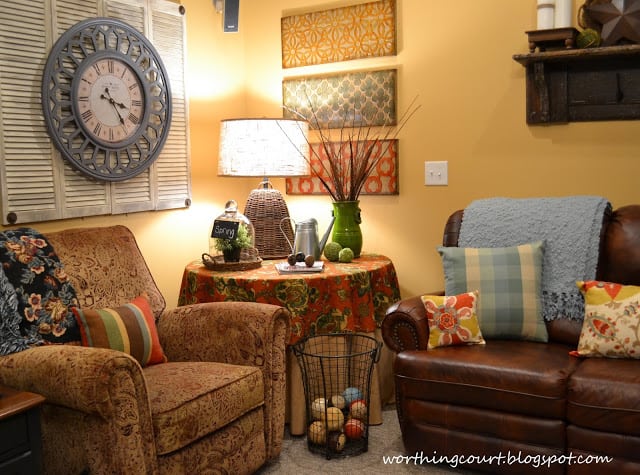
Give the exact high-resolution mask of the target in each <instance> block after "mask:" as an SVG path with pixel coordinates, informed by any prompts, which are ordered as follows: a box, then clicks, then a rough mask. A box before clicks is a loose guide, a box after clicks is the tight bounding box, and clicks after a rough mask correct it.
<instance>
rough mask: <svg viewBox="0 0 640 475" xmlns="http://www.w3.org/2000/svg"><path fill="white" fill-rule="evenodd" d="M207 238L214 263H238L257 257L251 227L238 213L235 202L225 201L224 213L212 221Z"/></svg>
mask: <svg viewBox="0 0 640 475" xmlns="http://www.w3.org/2000/svg"><path fill="white" fill-rule="evenodd" d="M209 236H210V237H209V255H210V257H211V258H212V259H213V260H215V261H217V260H220V259H223V260H224V262H240V261H241V260H253V259H255V258H256V256H257V254H256V252H255V233H254V229H253V225H252V224H251V221H249V219H248V218H247V217H246V216H245V215H244V214H242V213H240V212H239V211H238V204H237V203H236V202H235V200H229V201H227V203H226V204H225V206H224V213H222V214H221V215H220V216H218V217H217V218H216V219H215V220H214V221H213V226H212V227H211V233H210V235H209Z"/></svg>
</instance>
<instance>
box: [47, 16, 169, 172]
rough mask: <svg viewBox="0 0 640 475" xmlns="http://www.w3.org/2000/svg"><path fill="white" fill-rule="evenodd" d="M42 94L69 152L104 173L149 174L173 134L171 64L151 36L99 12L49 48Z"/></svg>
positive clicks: (57, 138) (76, 162) (74, 161)
mask: <svg viewBox="0 0 640 475" xmlns="http://www.w3.org/2000/svg"><path fill="white" fill-rule="evenodd" d="M42 97H43V111H44V114H45V120H46V122H47V128H48V131H49V135H50V136H51V138H52V139H53V142H54V143H55V145H56V147H57V148H58V150H59V151H60V153H61V155H62V156H63V157H64V158H65V159H66V160H67V161H69V163H71V165H72V166H74V167H75V168H76V169H78V170H79V171H80V172H82V173H85V174H86V175H88V176H90V177H92V178H95V179H98V180H105V181H122V180H126V179H129V178H132V177H134V176H136V175H138V174H140V173H142V172H143V171H145V170H146V169H147V168H148V167H149V166H150V165H151V164H152V163H153V161H154V160H155V159H156V158H157V156H158V155H159V153H160V151H161V150H162V147H163V145H164V143H165V141H166V138H167V135H168V133H169V126H170V121H171V93H170V88H169V80H168V75H167V72H166V70H165V68H164V65H163V64H162V61H161V59H160V57H159V55H158V53H157V52H156V50H155V49H154V47H153V45H152V44H151V43H150V42H149V40H147V39H146V38H145V37H144V36H143V35H142V34H141V33H139V32H138V31H136V30H135V29H134V28H133V27H131V26H129V25H127V24H126V23H124V22H122V21H119V20H115V19H111V18H95V19H90V20H85V21H82V22H80V23H78V24H76V25H75V26H73V27H71V28H70V29H69V30H67V31H66V32H65V33H64V34H63V35H62V36H61V37H60V39H58V41H57V42H56V44H55V45H54V47H53V48H52V50H51V53H50V54H49V58H48V60H47V64H46V66H45V72H44V76H43V83H42Z"/></svg>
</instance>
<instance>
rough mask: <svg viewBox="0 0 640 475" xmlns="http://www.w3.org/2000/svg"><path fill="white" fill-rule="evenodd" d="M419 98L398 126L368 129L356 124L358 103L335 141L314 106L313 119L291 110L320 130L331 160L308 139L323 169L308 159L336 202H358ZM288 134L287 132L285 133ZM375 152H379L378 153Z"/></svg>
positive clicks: (412, 113)
mask: <svg viewBox="0 0 640 475" xmlns="http://www.w3.org/2000/svg"><path fill="white" fill-rule="evenodd" d="M416 100H417V97H415V98H414V99H413V100H412V101H411V103H410V104H409V107H408V108H407V110H406V111H405V112H404V113H403V114H402V116H401V117H400V120H399V121H398V124H397V125H396V126H393V125H382V126H376V127H374V126H367V125H362V124H363V122H364V123H367V121H366V120H363V121H361V122H356V120H355V117H356V116H357V114H355V109H356V106H355V104H354V113H353V114H351V116H352V117H353V119H351V120H349V119H347V118H345V119H344V120H343V123H342V124H341V126H340V133H339V137H337V138H336V139H333V138H332V137H331V134H330V133H329V132H327V131H323V130H322V128H321V127H320V122H319V119H318V116H317V114H316V109H315V108H314V107H313V105H312V104H311V103H310V110H311V117H304V116H303V115H302V114H300V113H298V111H295V110H290V109H289V111H290V112H292V113H293V114H294V115H296V116H298V117H300V118H302V119H304V120H307V121H308V122H309V123H310V125H311V128H313V129H317V130H318V138H319V139H320V147H321V149H322V151H323V152H324V155H325V156H326V158H327V160H323V158H322V157H321V156H320V154H319V153H318V151H317V150H316V149H314V148H313V147H312V146H311V142H310V140H309V139H307V143H308V145H309V149H310V151H311V155H312V157H315V158H317V160H318V162H319V163H320V169H319V170H317V169H315V168H314V167H313V166H312V164H311V158H310V157H304V158H305V160H307V162H308V163H309V164H310V166H311V174H312V175H313V176H315V177H316V178H318V180H320V183H322V186H323V187H324V188H325V189H326V190H327V192H328V193H329V194H330V195H331V198H332V199H333V200H334V201H357V200H358V197H359V196H360V192H361V191H362V188H363V187H364V185H365V182H366V181H367V178H369V176H370V175H371V173H372V172H373V171H374V170H375V168H376V167H377V166H378V163H379V162H380V160H382V158H383V157H384V156H385V155H386V153H387V151H388V149H389V147H390V146H391V143H392V140H393V139H395V138H397V136H398V134H399V133H400V131H401V130H402V129H403V127H404V126H405V125H406V124H407V122H408V121H409V119H411V117H412V116H413V115H414V114H415V113H416V112H417V110H418V109H419V108H420V105H416ZM283 132H284V131H283ZM374 152H375V153H374Z"/></svg>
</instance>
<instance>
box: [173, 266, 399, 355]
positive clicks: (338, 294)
mask: <svg viewBox="0 0 640 475" xmlns="http://www.w3.org/2000/svg"><path fill="white" fill-rule="evenodd" d="M279 262H283V261H282V260H278V261H264V262H263V263H262V266H261V267H259V268H258V269H253V270H246V271H232V272H222V271H212V270H209V269H207V268H206V267H204V265H202V263H201V262H200V261H194V262H192V263H190V264H188V265H187V266H186V267H185V270H184V274H183V276H182V284H181V286H180V296H179V299H178V305H188V304H192V303H199V302H212V301H221V300H238V301H246V302H264V303H271V304H276V305H281V306H284V307H287V308H288V309H289V311H290V312H291V315H292V322H291V340H290V343H291V344H293V343H295V342H296V341H298V340H300V339H301V338H303V337H305V336H308V335H317V334H322V333H331V332H338V331H356V332H372V331H374V330H375V329H376V328H377V327H379V326H380V324H381V323H382V320H383V318H384V315H385V312H386V310H387V307H388V306H389V305H391V304H392V303H394V302H396V301H397V300H399V298H400V290H399V287H398V278H397V275H396V271H395V268H394V266H393V262H391V260H390V259H389V258H388V257H385V256H381V255H375V254H363V255H361V256H360V257H359V258H357V259H354V260H353V261H352V262H350V263H348V264H341V263H337V262H328V261H324V270H323V271H322V272H318V273H309V274H279V273H278V271H277V270H276V267H275V265H276V264H277V263H279Z"/></svg>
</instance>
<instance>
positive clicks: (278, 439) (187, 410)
mask: <svg viewBox="0 0 640 475" xmlns="http://www.w3.org/2000/svg"><path fill="white" fill-rule="evenodd" d="M46 238H47V240H48V241H49V243H50V244H51V245H52V246H53V248H54V249H55V252H56V253H57V255H58V256H59V258H60V261H61V262H62V263H63V264H64V269H65V271H66V274H67V275H68V277H69V280H70V282H71V283H72V285H73V287H74V289H75V292H76V294H77V300H78V302H79V305H80V308H81V309H83V310H84V309H89V308H94V309H100V308H105V307H110V306H111V307H113V306H116V305H123V304H125V303H127V302H129V301H131V300H132V299H134V298H136V296H138V295H141V294H143V293H145V292H146V295H147V296H148V301H149V304H150V307H151V309H152V311H153V314H154V316H155V319H156V321H157V332H158V335H159V343H160V345H161V347H162V350H163V351H164V354H165V355H166V358H167V360H168V362H165V363H161V364H154V365H150V366H144V367H143V365H141V364H140V363H139V362H138V361H137V360H136V359H134V358H133V357H132V356H130V355H129V354H126V353H124V352H120V351H116V350H113V349H104V348H93V347H86V346H80V345H74V344H64V345H57V344H49V345H42V346H37V347H32V348H29V349H26V350H24V351H18V352H15V353H11V354H8V355H5V356H1V357H0V383H1V384H4V385H7V386H11V387H14V388H16V389H20V390H26V391H31V392H35V393H39V394H42V395H43V396H44V397H45V398H46V402H45V404H44V405H43V407H42V439H43V440H42V443H43V459H44V462H43V465H44V466H43V471H44V473H54V474H74V473H75V474H80V473H91V474H127V475H131V474H156V473H163V474H175V473H185V474H187V473H188V474H196V473H238V474H240V473H252V472H254V471H255V470H256V469H257V468H258V467H260V466H261V465H262V464H263V463H265V462H266V461H268V460H270V459H273V458H275V457H277V456H278V455H279V454H280V450H281V445H282V437H283V433H284V417H285V414H284V411H285V379H286V378H285V347H286V342H287V341H288V336H289V313H288V311H287V310H286V309H284V308H281V307H278V306H274V305H267V304H258V303H243V302H214V303H206V304H197V305H190V306H184V307H179V308H175V309H171V310H165V301H164V299H163V297H162V295H161V294H160V292H159V290H158V288H157V286H156V285H155V282H154V280H153V277H152V276H151V274H150V272H149V269H148V267H147V265H146V263H145V261H144V258H143V257H142V254H141V252H140V250H139V248H138V246H137V244H136V241H135V238H134V236H133V235H132V233H131V232H130V231H129V229H127V228H126V227H124V226H112V227H103V228H82V229H69V230H64V231H60V232H54V233H50V234H48V235H47V236H46Z"/></svg>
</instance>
